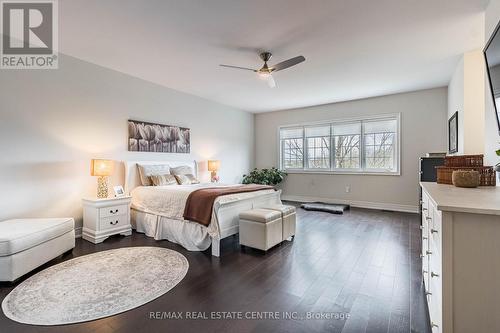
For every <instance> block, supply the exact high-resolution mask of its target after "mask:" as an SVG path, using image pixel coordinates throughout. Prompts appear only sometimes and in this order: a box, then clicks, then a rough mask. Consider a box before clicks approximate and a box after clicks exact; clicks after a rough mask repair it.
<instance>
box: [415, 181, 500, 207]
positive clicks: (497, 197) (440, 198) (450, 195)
mask: <svg viewBox="0 0 500 333" xmlns="http://www.w3.org/2000/svg"><path fill="white" fill-rule="evenodd" d="M420 185H421V186H422V188H423V189H424V191H425V192H427V194H428V195H429V197H430V198H432V200H433V201H434V203H435V204H436V208H437V209H438V210H441V211H450V212H462V213H473V214H488V215H500V187H498V186H481V187H477V188H461V187H455V186H453V185H445V184H438V183H430V182H420Z"/></svg>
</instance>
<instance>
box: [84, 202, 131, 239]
mask: <svg viewBox="0 0 500 333" xmlns="http://www.w3.org/2000/svg"><path fill="white" fill-rule="evenodd" d="M130 201H131V197H130V196H123V197H118V198H107V199H83V230H82V238H83V239H85V240H88V241H89V242H92V243H94V244H97V243H101V242H102V241H104V240H105V239H106V238H108V237H109V236H111V235H116V234H121V235H124V236H128V235H131V234H132V226H131V225H130Z"/></svg>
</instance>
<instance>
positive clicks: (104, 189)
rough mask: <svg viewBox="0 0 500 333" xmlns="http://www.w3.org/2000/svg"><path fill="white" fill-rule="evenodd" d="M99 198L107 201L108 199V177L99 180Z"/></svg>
mask: <svg viewBox="0 0 500 333" xmlns="http://www.w3.org/2000/svg"><path fill="white" fill-rule="evenodd" d="M97 197H98V198H99V199H106V198H107V197H108V177H104V176H101V177H98V178H97Z"/></svg>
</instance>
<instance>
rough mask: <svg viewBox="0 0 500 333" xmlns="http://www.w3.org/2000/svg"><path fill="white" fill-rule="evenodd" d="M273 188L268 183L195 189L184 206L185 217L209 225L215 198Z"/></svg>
mask: <svg viewBox="0 0 500 333" xmlns="http://www.w3.org/2000/svg"><path fill="white" fill-rule="evenodd" d="M270 189H273V187H272V186H268V185H256V184H250V185H236V186H228V187H210V188H202V189H199V190H196V191H193V192H191V193H190V194H189V197H188V198H187V201H186V207H185V208H184V219H185V220H190V221H194V222H198V223H200V224H203V225H204V226H208V225H209V224H210V220H211V219H212V210H213V208H214V202H215V199H217V198H218V197H220V196H221V195H228V194H236V193H245V192H255V191H261V190H270Z"/></svg>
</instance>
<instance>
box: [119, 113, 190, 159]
mask: <svg viewBox="0 0 500 333" xmlns="http://www.w3.org/2000/svg"><path fill="white" fill-rule="evenodd" d="M190 142H191V141H190V130H189V128H184V127H178V126H171V125H162V124H153V123H147V122H144V121H137V120H129V121H128V150H129V151H144V152H156V153H186V154H187V153H190V150H191V143H190Z"/></svg>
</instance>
